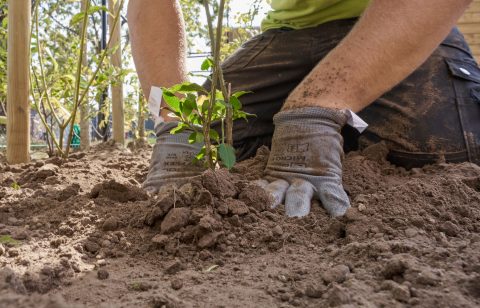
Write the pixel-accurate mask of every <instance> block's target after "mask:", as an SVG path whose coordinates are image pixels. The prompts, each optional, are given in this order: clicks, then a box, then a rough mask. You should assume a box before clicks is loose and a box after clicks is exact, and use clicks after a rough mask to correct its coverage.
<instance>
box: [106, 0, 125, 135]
mask: <svg viewBox="0 0 480 308" xmlns="http://www.w3.org/2000/svg"><path fill="white" fill-rule="evenodd" d="M108 5H109V10H110V12H111V13H112V14H115V15H116V14H120V13H121V12H119V8H120V1H118V0H116V1H115V0H109V1H108ZM114 22H115V17H114V16H112V15H111V14H110V15H109V18H108V23H109V28H110V35H111V36H112V38H111V44H110V46H108V48H116V51H115V52H114V53H113V54H112V56H111V58H110V59H111V62H112V65H113V66H114V67H115V68H117V69H118V70H120V69H121V68H122V44H121V32H122V28H121V21H120V20H119V21H118V25H116V26H115V25H114ZM112 126H113V140H115V142H118V143H121V144H125V113H124V107H123V78H121V80H117V82H116V83H115V85H113V86H112Z"/></svg>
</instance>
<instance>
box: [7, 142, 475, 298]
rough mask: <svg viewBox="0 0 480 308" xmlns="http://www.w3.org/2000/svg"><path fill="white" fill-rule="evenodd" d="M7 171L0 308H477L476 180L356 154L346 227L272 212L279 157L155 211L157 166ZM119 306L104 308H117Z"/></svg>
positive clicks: (90, 155) (171, 193)
mask: <svg viewBox="0 0 480 308" xmlns="http://www.w3.org/2000/svg"><path fill="white" fill-rule="evenodd" d="M132 149H133V150H135V151H136V152H134V153H133V152H131V151H129V150H125V149H123V148H119V147H118V146H116V145H114V144H107V145H102V146H101V147H99V148H94V149H92V150H91V151H88V152H79V153H74V154H73V155H72V157H71V158H69V159H68V160H62V159H58V158H51V159H48V160H45V161H34V162H32V163H30V164H25V165H19V166H7V165H6V163H5V162H4V161H2V160H0V306H1V307H42V306H43V307H53V306H55V307H84V306H87V307H92V306H94V307H96V306H102V305H107V306H108V305H110V306H128V307H129V306H147V307H164V306H165V307H191V306H228V307H258V306H262V307H271V306H277V307H324V306H331V307H334V306H342V305H350V306H388V307H389V306H395V307H397V306H420V307H432V306H464V307H473V306H478V305H480V289H479V285H480V267H479V265H478V264H480V253H479V251H480V167H478V166H477V165H474V164H468V163H464V164H457V165H449V164H438V165H434V166H427V167H424V168H422V169H413V170H409V171H407V170H405V169H402V168H396V167H395V166H393V165H391V164H390V163H388V162H387V161H386V160H385V159H384V157H385V151H383V150H382V147H381V146H378V145H377V146H376V147H372V148H370V149H368V150H366V151H365V152H364V153H351V154H349V155H348V156H347V157H346V160H345V162H344V167H345V168H344V169H345V172H344V184H345V188H346V190H347V192H348V194H349V196H350V198H351V200H352V208H351V210H349V212H348V213H347V215H346V216H345V217H343V218H339V219H331V218H330V217H329V216H328V215H327V213H326V212H325V211H324V210H323V209H322V207H321V205H320V204H319V203H318V202H316V201H314V204H313V206H312V213H311V214H310V215H309V216H308V217H306V218H304V219H290V218H286V217H285V215H284V212H283V209H282V208H279V209H275V210H272V209H270V208H269V206H268V205H269V203H270V200H269V196H268V195H266V194H265V192H264V191H263V190H262V189H261V188H260V187H258V186H256V185H255V184H254V182H252V181H254V180H257V179H259V178H261V177H262V175H263V170H264V167H265V164H266V161H267V159H268V150H267V149H261V150H260V151H259V153H258V155H257V157H256V158H254V159H251V160H249V161H246V162H243V163H241V164H239V165H237V166H236V167H235V169H234V170H233V172H232V173H229V172H227V171H225V170H219V171H216V172H212V171H207V172H205V173H204V174H203V175H201V176H199V177H197V178H195V179H193V180H192V181H191V182H190V183H188V184H186V185H183V186H180V187H176V186H168V187H164V188H163V189H162V190H161V191H160V192H159V193H158V194H156V195H148V194H146V193H145V192H144V191H143V190H142V189H141V184H140V183H142V182H143V181H144V179H145V176H146V174H147V171H148V166H149V156H150V150H149V149H148V148H144V147H142V148H138V149H137V148H132ZM106 303H108V304H106Z"/></svg>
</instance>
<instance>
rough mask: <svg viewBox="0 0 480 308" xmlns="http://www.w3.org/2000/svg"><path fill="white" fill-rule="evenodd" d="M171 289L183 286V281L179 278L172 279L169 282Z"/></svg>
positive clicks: (178, 288)
mask: <svg viewBox="0 0 480 308" xmlns="http://www.w3.org/2000/svg"><path fill="white" fill-rule="evenodd" d="M171 286H172V289H174V290H180V289H181V288H182V287H183V281H181V280H180V279H174V280H172V282H171Z"/></svg>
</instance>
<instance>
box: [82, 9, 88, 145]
mask: <svg viewBox="0 0 480 308" xmlns="http://www.w3.org/2000/svg"><path fill="white" fill-rule="evenodd" d="M87 1H90V0H82V12H85V10H86V6H87ZM82 28H83V22H82V24H81V25H80V29H82ZM82 65H83V67H87V65H88V59H87V44H85V46H84V49H83V63H82ZM89 106H90V105H89V101H88V95H87V97H86V100H85V101H84V102H83V103H82V105H81V106H80V149H82V150H88V149H89V148H90V117H89V114H90V108H89Z"/></svg>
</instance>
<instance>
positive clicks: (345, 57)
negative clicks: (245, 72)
mask: <svg viewBox="0 0 480 308" xmlns="http://www.w3.org/2000/svg"><path fill="white" fill-rule="evenodd" d="M470 3H471V0H456V1H452V0H416V1H413V0H395V1H387V0H373V1H372V2H371V4H370V6H369V7H368V8H367V10H366V11H365V13H364V15H363V16H362V18H361V19H360V20H359V21H358V23H357V24H356V26H355V27H354V28H353V30H352V31H351V32H350V34H348V35H347V37H345V39H344V40H343V41H342V42H341V43H340V44H339V45H338V46H337V47H336V48H335V49H334V50H332V51H331V52H330V53H329V54H328V55H327V56H326V57H325V58H324V59H323V60H322V61H321V62H320V63H319V64H318V65H317V67H315V69H314V70H313V71H312V72H311V73H310V74H309V75H308V76H307V77H306V78H305V80H304V81H303V82H302V83H301V84H300V85H299V86H298V87H297V88H296V89H295V90H294V91H293V92H292V93H291V95H290V96H289V98H288V99H287V102H286V103H285V106H284V109H292V108H298V107H305V106H320V107H326V108H336V109H351V110H353V111H355V112H358V111H360V110H362V109H363V108H365V107H366V106H368V105H369V104H371V103H372V102H373V101H374V100H375V99H377V98H378V97H380V96H381V95H382V94H384V93H385V92H387V91H388V90H390V89H391V88H393V87H394V86H395V85H397V84H398V83H399V82H400V81H402V80H403V79H405V78H406V77H407V76H408V75H409V74H411V73H412V72H413V71H414V70H415V69H416V68H418V67H419V66H420V65H421V64H422V63H423V62H424V61H425V60H426V59H427V58H428V57H429V56H430V55H431V53H432V52H433V51H434V49H435V48H436V47H437V46H438V45H439V44H440V43H441V42H442V40H443V39H444V38H445V37H446V36H447V35H448V33H449V31H450V30H451V28H452V27H453V26H454V25H455V23H456V21H457V20H458V18H459V17H460V16H461V15H462V13H463V12H464V11H465V9H466V8H467V6H468V5H469V4H470Z"/></svg>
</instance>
